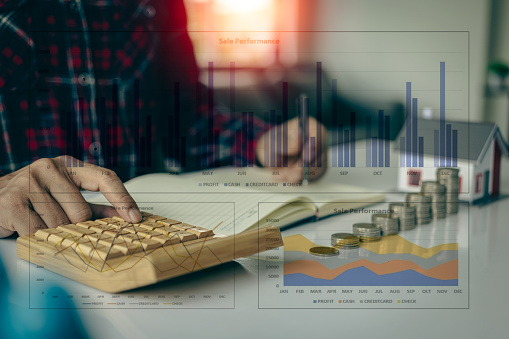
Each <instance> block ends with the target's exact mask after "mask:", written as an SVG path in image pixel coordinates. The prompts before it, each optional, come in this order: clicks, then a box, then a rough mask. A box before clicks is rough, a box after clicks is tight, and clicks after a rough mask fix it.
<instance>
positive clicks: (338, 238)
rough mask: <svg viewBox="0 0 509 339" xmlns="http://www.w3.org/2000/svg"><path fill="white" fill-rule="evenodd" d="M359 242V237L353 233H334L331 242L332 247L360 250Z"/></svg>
mask: <svg viewBox="0 0 509 339" xmlns="http://www.w3.org/2000/svg"><path fill="white" fill-rule="evenodd" d="M359 241H360V239H359V237H357V236H355V235H353V234H352V233H334V234H333V235H331V240H330V242H331V245H332V246H334V247H336V248H341V249H350V248H358V247H359Z"/></svg>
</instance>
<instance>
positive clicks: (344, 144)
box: [331, 112, 356, 167]
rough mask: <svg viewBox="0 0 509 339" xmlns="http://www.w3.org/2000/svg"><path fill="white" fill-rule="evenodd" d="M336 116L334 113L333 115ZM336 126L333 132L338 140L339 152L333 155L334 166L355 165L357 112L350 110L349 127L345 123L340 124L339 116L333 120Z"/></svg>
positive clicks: (334, 138)
mask: <svg viewBox="0 0 509 339" xmlns="http://www.w3.org/2000/svg"><path fill="white" fill-rule="evenodd" d="M333 118H334V115H333ZM333 121H334V122H335V124H336V125H335V127H333V130H332V132H331V134H332V139H333V140H334V141H336V142H337V145H338V146H337V152H335V154H333V155H332V167H355V164H356V158H355V156H356V151H355V129H356V123H355V112H350V123H349V127H350V128H349V129H348V128H344V125H343V124H338V123H337V121H338V119H337V117H336V118H334V120H333Z"/></svg>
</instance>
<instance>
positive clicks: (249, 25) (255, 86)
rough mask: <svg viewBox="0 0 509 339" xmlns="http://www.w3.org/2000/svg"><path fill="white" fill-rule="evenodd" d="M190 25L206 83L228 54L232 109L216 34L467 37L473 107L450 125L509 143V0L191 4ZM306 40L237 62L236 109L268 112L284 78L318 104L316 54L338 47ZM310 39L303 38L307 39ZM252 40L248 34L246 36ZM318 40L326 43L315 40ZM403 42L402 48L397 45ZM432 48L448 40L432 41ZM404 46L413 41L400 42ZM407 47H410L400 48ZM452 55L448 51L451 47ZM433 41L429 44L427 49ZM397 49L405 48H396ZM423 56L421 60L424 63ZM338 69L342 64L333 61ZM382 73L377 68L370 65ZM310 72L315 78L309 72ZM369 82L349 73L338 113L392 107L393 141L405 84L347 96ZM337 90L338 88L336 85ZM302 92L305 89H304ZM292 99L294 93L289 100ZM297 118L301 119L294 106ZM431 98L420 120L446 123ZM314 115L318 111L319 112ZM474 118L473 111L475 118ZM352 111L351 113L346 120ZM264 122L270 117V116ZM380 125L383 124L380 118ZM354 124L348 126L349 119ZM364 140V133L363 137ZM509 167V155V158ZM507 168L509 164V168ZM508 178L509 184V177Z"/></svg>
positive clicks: (453, 114) (216, 0)
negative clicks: (493, 132)
mask: <svg viewBox="0 0 509 339" xmlns="http://www.w3.org/2000/svg"><path fill="white" fill-rule="evenodd" d="M186 8H187V12H188V19H189V24H188V29H189V30H190V34H191V39H192V40H193V44H194V47H195V53H196V56H197V61H198V65H199V66H200V68H201V69H202V73H201V74H202V79H201V80H202V82H203V83H205V84H207V77H208V73H207V69H208V62H209V61H210V53H202V52H204V51H207V52H210V51H211V49H214V48H217V51H216V52H217V53H219V56H218V57H217V58H215V59H214V60H215V62H214V71H213V72H214V88H215V93H216V96H217V97H218V98H219V100H220V101H222V102H224V103H226V104H227V103H228V100H229V86H230V76H229V70H230V61H231V60H230V59H231V58H230V57H229V56H228V55H227V53H225V54H224V58H222V57H221V55H220V54H221V53H223V52H224V51H225V50H224V49H223V50H221V49H220V48H218V47H214V46H213V45H214V44H216V46H217V43H216V41H215V40H214V39H209V38H207V37H206V35H204V34H202V32H204V31H205V32H212V31H244V32H249V31H266V32H267V33H266V36H264V38H267V39H277V38H278V31H462V32H467V33H466V34H467V39H468V49H469V51H468V52H469V53H468V66H467V67H468V70H469V74H468V86H469V91H468V92H469V93H468V94H469V95H468V98H469V99H468V101H469V102H468V103H464V105H465V107H464V109H458V110H451V111H448V112H447V114H448V117H447V118H448V119H450V120H468V119H469V120H470V121H490V122H496V123H497V124H498V125H499V128H500V130H501V132H502V134H503V136H504V138H505V139H506V140H507V139H508V136H509V100H508V98H509V95H508V93H509V92H508V81H507V80H508V79H507V74H508V73H509V68H508V67H507V65H509V39H507V37H508V36H509V20H508V19H509V1H507V0H448V1H440V0H428V1H419V0H381V1H373V0H244V1H236V0H186ZM298 36H299V38H296V39H293V40H292V41H286V40H285V42H284V43H283V44H280V45H270V46H264V47H263V48H266V49H267V51H266V52H267V54H266V55H267V57H266V58H259V56H258V54H257V55H254V54H253V55H250V54H249V53H246V54H245V55H243V56H242V58H240V59H239V58H237V60H236V63H235V71H236V83H235V86H236V94H235V96H236V99H235V100H236V111H239V112H240V111H253V112H254V113H255V114H258V115H262V114H261V113H262V110H263V107H267V106H270V107H273V106H277V105H280V104H278V103H280V102H281V97H280V93H281V89H280V88H281V81H282V79H285V81H288V82H289V83H291V84H297V85H293V86H294V87H293V88H292V89H293V91H294V92H295V93H298V92H306V93H309V94H310V97H311V99H310V100H311V101H312V100H313V93H314V92H315V90H314V88H315V86H316V82H315V81H316V78H315V77H314V76H309V73H310V72H315V69H316V65H315V62H316V60H312V57H313V56H312V53H307V52H309V51H313V50H317V51H320V50H323V49H324V48H325V47H326V46H328V45H330V44H331V43H332V44H333V43H334V41H330V39H328V35H327V34H315V35H312V36H313V39H312V40H310V39H307V40H306V38H305V34H299V35H298ZM300 36H302V37H300ZM246 37H248V34H247V35H246ZM316 37H318V38H316ZM395 43H396V45H395V46H397V42H395ZM429 43H430V44H436V43H439V42H438V41H437V42H433V41H430V42H429ZM401 44H405V42H404V41H401ZM401 47H402V50H403V49H404V48H403V47H405V46H403V45H402V46H401ZM444 47H445V48H446V49H447V46H444ZM426 48H427V42H425V41H423V42H422V50H423V51H425V50H426ZM395 49H396V50H397V47H396V48H395ZM427 57H428V56H427V54H426V53H421V54H419V55H417V56H416V58H417V59H415V60H413V63H414V64H415V65H418V64H425V63H426V59H427ZM419 58H421V59H419ZM342 62H343V60H342V59H339V58H338V59H337V60H333V61H332V63H331V62H330V61H329V62H328V63H327V65H324V67H323V83H324V90H327V85H326V84H328V83H330V81H326V80H330V78H331V75H330V74H329V73H328V70H330V69H341V67H342ZM334 63H335V64H334ZM366 67H367V68H370V67H371V68H376V65H367V66H366ZM306 75H308V76H306ZM363 81H369V80H367V79H363V77H359V76H358V74H355V73H352V74H348V73H345V74H341V76H340V79H339V80H338V94H337V98H336V99H337V102H336V104H337V105H338V107H339V111H340V112H342V111H344V112H350V111H355V112H356V113H357V123H358V124H362V122H363V121H365V118H366V116H370V115H373V116H374V115H375V114H377V112H378V109H382V108H383V109H384V110H385V112H386V113H388V114H390V115H391V124H392V125H393V126H392V127H393V128H391V139H394V138H395V137H396V134H397V130H398V129H399V127H401V125H402V124H403V121H404V95H405V93H404V88H402V89H401V91H387V92H384V93H383V94H382V95H380V94H379V95H373V93H372V92H369V91H348V90H346V91H345V90H343V91H342V89H345V88H348V86H349V85H352V84H355V86H357V87H358V88H359V87H366V88H367V87H369V84H368V83H363ZM427 81H429V83H422V82H421V83H420V87H421V88H437V80H436V79H435V78H433V77H429V78H428V80H427ZM329 86H330V85H329ZM295 87H297V88H295ZM290 97H291V95H290ZM289 105H290V107H289V116H290V117H291V116H292V114H295V108H294V107H293V103H292V101H291V100H290V104H289ZM323 105H324V108H323V115H322V121H323V123H324V124H325V125H327V126H329V127H330V125H331V121H330V120H331V118H330V114H329V115H328V114H327V111H328V110H329V109H330V105H334V104H333V103H331V102H330V101H329V100H327V102H325V101H324V103H323ZM436 106H437V105H436V103H435V102H434V101H432V100H429V102H427V101H426V97H423V98H421V99H420V102H419V112H418V114H419V117H423V116H427V117H433V118H437V114H438V109H437V107H436ZM312 113H313V112H311V114H312ZM468 113H469V114H468ZM347 115H348V114H345V117H346V116H347ZM262 116H263V115H262ZM373 119H374V118H373ZM345 123H347V121H345ZM362 137H363V135H357V138H362ZM504 161H505V162H507V159H504ZM506 166H507V165H506ZM504 181H507V180H504Z"/></svg>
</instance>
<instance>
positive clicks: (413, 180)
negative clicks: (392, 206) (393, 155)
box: [395, 120, 509, 204]
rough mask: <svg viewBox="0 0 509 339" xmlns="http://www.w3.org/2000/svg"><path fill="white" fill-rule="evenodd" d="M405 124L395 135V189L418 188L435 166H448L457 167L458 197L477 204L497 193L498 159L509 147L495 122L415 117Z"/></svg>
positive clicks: (407, 190) (435, 169)
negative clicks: (397, 159) (397, 155)
mask: <svg viewBox="0 0 509 339" xmlns="http://www.w3.org/2000/svg"><path fill="white" fill-rule="evenodd" d="M409 125H410V124H408V125H405V126H404V127H403V129H402V130H401V132H400V134H399V135H398V138H397V139H396V146H395V150H396V151H398V152H399V155H400V167H399V170H398V171H399V172H398V190H400V191H402V192H418V191H420V184H421V182H422V181H424V180H433V181H435V180H436V171H437V168H439V167H452V168H458V169H459V170H460V172H459V180H460V191H459V193H460V195H459V198H460V200H462V201H468V202H469V203H471V204H477V203H481V202H485V201H487V200H490V199H493V198H495V197H497V196H498V195H499V193H500V160H501V156H502V155H504V156H508V154H509V147H508V145H507V143H506V142H505V141H504V139H503V138H502V135H501V133H500V130H499V129H498V126H497V125H496V124H494V123H472V122H466V121H439V120H418V121H416V122H415V125H414V124H411V125H410V126H409ZM408 128H410V129H411V131H407V129H408ZM441 129H443V134H441ZM408 132H410V133H408ZM416 132H417V133H416ZM408 140H410V142H409V143H408V144H407V142H408ZM441 140H443V141H442V143H441V142H440V141H441ZM407 150H408V151H407Z"/></svg>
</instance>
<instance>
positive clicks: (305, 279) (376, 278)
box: [284, 267, 458, 286]
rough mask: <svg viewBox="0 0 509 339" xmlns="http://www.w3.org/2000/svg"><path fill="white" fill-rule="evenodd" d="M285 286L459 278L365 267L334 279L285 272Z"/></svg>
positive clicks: (428, 281) (416, 283) (437, 283)
mask: <svg viewBox="0 0 509 339" xmlns="http://www.w3.org/2000/svg"><path fill="white" fill-rule="evenodd" d="M284 285H285V286H458V279H450V280H440V279H435V278H431V277H427V276H425V275H423V274H420V273H418V272H415V271H413V270H406V271H402V272H397V273H390V274H384V275H378V274H376V273H373V272H372V271H370V270H369V269H367V268H365V267H356V268H353V269H351V270H348V271H346V272H344V273H342V274H340V275H338V276H337V277H336V278H334V279H332V280H327V279H319V278H314V277H310V276H308V275H305V274H302V273H294V274H285V277H284Z"/></svg>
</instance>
